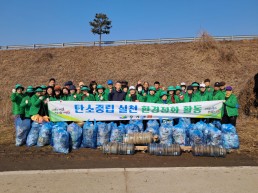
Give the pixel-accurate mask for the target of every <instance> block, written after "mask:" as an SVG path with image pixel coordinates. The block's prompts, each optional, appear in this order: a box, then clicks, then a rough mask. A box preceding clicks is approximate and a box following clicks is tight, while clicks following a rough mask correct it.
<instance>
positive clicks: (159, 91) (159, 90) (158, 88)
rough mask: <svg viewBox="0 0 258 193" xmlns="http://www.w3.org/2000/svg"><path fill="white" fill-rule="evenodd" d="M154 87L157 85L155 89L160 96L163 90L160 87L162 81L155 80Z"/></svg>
mask: <svg viewBox="0 0 258 193" xmlns="http://www.w3.org/2000/svg"><path fill="white" fill-rule="evenodd" d="M154 87H155V89H156V96H157V97H158V98H159V97H160V93H161V92H162V91H163V90H162V89H161V88H160V82H158V81H155V82H154Z"/></svg>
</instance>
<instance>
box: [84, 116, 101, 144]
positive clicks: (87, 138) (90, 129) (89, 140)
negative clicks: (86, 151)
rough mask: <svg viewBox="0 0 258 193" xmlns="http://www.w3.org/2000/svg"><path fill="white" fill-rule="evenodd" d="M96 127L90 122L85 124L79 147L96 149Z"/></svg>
mask: <svg viewBox="0 0 258 193" xmlns="http://www.w3.org/2000/svg"><path fill="white" fill-rule="evenodd" d="M97 132H98V130H97V125H96V124H93V123H92V122H89V121H87V122H85V123H84V125H83V129H82V143H81V147H85V148H96V147H97Z"/></svg>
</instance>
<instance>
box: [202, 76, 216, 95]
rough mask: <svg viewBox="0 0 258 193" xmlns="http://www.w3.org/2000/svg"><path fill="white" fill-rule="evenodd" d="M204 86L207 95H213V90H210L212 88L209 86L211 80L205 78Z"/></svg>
mask: <svg viewBox="0 0 258 193" xmlns="http://www.w3.org/2000/svg"><path fill="white" fill-rule="evenodd" d="M204 84H205V88H206V92H208V93H210V94H211V93H213V91H214V88H212V87H211V86H210V84H211V80H210V79H208V78H206V79H205V80H204Z"/></svg>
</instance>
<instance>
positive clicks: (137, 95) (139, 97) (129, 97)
mask: <svg viewBox="0 0 258 193" xmlns="http://www.w3.org/2000/svg"><path fill="white" fill-rule="evenodd" d="M129 94H130V93H129ZM129 94H127V95H126V97H125V101H132V97H131V96H129ZM136 97H137V100H139V102H144V101H145V99H144V97H143V96H141V95H139V94H136Z"/></svg>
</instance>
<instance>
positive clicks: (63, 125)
mask: <svg viewBox="0 0 258 193" xmlns="http://www.w3.org/2000/svg"><path fill="white" fill-rule="evenodd" d="M67 126H68V124H67V123H66V122H64V121H62V122H56V123H55V124H54V125H53V127H52V135H51V143H50V145H51V146H53V145H54V133H55V132H56V131H57V130H58V129H63V130H65V131H67Z"/></svg>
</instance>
